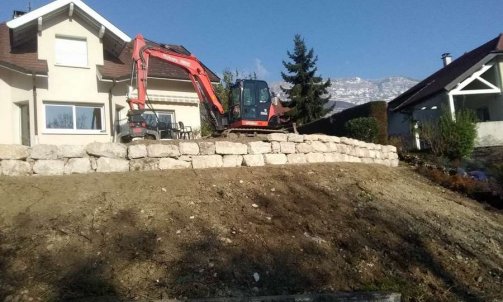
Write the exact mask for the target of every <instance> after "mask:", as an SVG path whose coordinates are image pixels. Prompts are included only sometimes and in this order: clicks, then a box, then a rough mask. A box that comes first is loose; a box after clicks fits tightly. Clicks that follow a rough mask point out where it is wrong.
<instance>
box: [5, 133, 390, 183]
mask: <svg viewBox="0 0 503 302" xmlns="http://www.w3.org/2000/svg"><path fill="white" fill-rule="evenodd" d="M0 161H1V162H0V167H1V169H0V174H1V175H8V176H18V175H64V174H85V173H93V172H126V171H149V170H168V169H188V168H193V169H204V168H219V167H240V166H249V167H253V166H264V165H284V164H306V163H323V162H330V163H331V162H355V163H369V164H382V165H386V166H390V167H395V166H397V165H398V155H397V153H396V148H395V147H394V146H383V145H376V144H369V143H365V142H361V141H357V140H354V139H349V138H346V137H341V138H339V137H335V136H327V135H299V134H279V133H274V134H269V135H268V136H267V139H265V140H264V141H254V142H249V143H238V142H231V141H216V142H209V141H207V142H192V141H184V142H179V143H177V144H175V143H173V144H169V143H167V144H166V143H165V144H161V143H154V144H149V145H141V144H138V145H129V146H128V145H124V144H116V143H91V144H89V145H87V146H80V145H62V146H54V145H36V146H33V147H31V148H29V147H26V146H20V145H0Z"/></svg>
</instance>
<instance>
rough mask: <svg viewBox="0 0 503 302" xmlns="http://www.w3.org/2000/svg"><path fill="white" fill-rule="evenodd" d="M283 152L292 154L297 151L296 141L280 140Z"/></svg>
mask: <svg viewBox="0 0 503 302" xmlns="http://www.w3.org/2000/svg"><path fill="white" fill-rule="evenodd" d="M279 145H280V150H281V153H284V154H292V153H295V143H292V142H280V143H279Z"/></svg>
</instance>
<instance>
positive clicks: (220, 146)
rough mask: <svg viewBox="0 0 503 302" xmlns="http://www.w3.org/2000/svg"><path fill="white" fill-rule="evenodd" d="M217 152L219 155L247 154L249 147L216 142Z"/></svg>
mask: <svg viewBox="0 0 503 302" xmlns="http://www.w3.org/2000/svg"><path fill="white" fill-rule="evenodd" d="M215 152H216V153H217V154H234V155H239V154H247V153H248V147H247V146H246V145H245V144H241V143H232V142H225V141H218V142H215Z"/></svg>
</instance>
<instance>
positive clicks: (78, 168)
mask: <svg viewBox="0 0 503 302" xmlns="http://www.w3.org/2000/svg"><path fill="white" fill-rule="evenodd" d="M91 172H93V170H92V169H91V161H90V160H89V158H70V159H69V160H68V162H67V163H66V165H65V171H64V173H65V174H86V173H91Z"/></svg>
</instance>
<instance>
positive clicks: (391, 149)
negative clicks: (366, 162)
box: [382, 145, 396, 153]
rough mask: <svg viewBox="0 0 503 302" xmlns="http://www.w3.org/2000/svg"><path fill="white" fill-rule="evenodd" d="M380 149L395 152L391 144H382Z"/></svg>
mask: <svg viewBox="0 0 503 302" xmlns="http://www.w3.org/2000/svg"><path fill="white" fill-rule="evenodd" d="M382 150H383V151H384V152H394V153H396V147H395V146H392V145H386V146H382Z"/></svg>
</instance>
